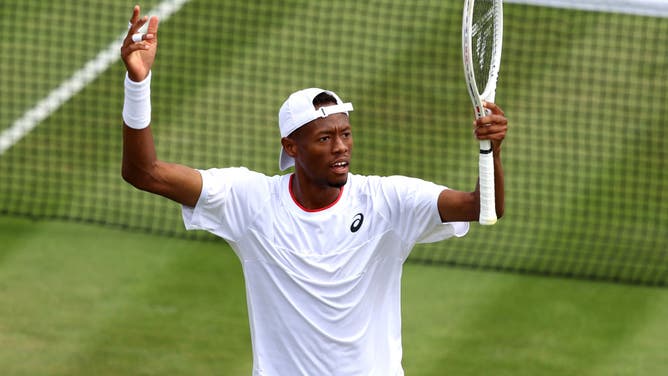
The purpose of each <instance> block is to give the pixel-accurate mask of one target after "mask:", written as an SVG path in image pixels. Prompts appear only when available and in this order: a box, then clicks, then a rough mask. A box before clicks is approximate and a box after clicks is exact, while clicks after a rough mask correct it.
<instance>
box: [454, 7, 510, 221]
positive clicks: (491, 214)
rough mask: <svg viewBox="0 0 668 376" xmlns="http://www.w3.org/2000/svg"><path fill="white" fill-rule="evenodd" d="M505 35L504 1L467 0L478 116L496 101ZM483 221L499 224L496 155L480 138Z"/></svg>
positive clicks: (468, 60) (466, 46) (465, 44)
mask: <svg viewBox="0 0 668 376" xmlns="http://www.w3.org/2000/svg"><path fill="white" fill-rule="evenodd" d="M502 36H503V4H502V0H465V1H464V17H463V22H462V55H463V58H464V74H465V76H466V86H467V87H468V91H469V96H470V97H471V102H472V103H473V109H474V112H475V117H476V119H479V118H481V117H483V116H485V114H486V113H487V112H486V109H485V108H484V107H483V105H482V102H483V101H486V102H494V95H495V93H496V80H497V78H498V75H499V66H500V64H501V42H502ZM478 168H479V175H480V178H479V179H480V224H483V225H493V224H494V223H496V205H495V199H494V158H493V156H492V143H491V141H489V140H482V141H480V158H479V161H478Z"/></svg>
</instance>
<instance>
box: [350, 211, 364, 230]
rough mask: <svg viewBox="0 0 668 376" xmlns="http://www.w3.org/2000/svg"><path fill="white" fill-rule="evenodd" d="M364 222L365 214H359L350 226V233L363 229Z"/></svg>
mask: <svg viewBox="0 0 668 376" xmlns="http://www.w3.org/2000/svg"><path fill="white" fill-rule="evenodd" d="M362 222H364V214H362V213H357V214H355V216H354V217H353V223H352V224H351V225H350V232H357V230H359V229H360V227H362Z"/></svg>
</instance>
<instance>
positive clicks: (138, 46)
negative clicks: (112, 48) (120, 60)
mask: <svg viewBox="0 0 668 376" xmlns="http://www.w3.org/2000/svg"><path fill="white" fill-rule="evenodd" d="M149 48H150V47H149V45H148V44H146V43H132V44H130V45H128V46H125V47H123V50H122V51H121V54H122V55H123V56H127V55H130V54H131V53H133V52H135V51H144V50H148V49H149Z"/></svg>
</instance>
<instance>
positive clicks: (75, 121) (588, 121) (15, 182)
mask: <svg viewBox="0 0 668 376" xmlns="http://www.w3.org/2000/svg"><path fill="white" fill-rule="evenodd" d="M93 3H96V4H95V5H93ZM165 4H166V5H165ZM133 5H134V3H131V2H126V1H116V0H114V1H111V0H109V1H97V2H87V3H86V5H85V6H82V5H81V4H79V3H77V2H71V1H49V2H47V1H42V2H37V1H25V2H2V3H1V4H0V21H1V22H0V30H1V34H2V35H3V38H2V39H1V40H0V61H1V64H0V80H1V82H0V90H1V91H2V95H1V96H0V109H1V112H0V130H1V131H2V132H3V133H2V135H1V136H0V137H1V138H0V142H1V143H0V146H2V148H1V149H0V150H1V152H0V153H1V154H0V198H1V199H0V214H3V215H14V216H28V217H33V218H39V219H42V218H45V219H59V220H72V221H85V222H92V223H98V224H102V225H109V226H115V227H122V228H127V229H132V230H136V231H147V232H152V233H157V234H165V235H171V236H178V237H187V238H193V239H211V236H209V235H207V234H205V233H203V232H186V231H185V230H184V228H183V225H182V222H181V215H180V208H179V206H178V205H177V204H175V203H172V202H169V201H168V200H166V199H163V198H161V197H157V196H153V195H150V194H147V193H143V192H140V191H137V190H135V189H134V188H132V187H131V186H129V185H127V184H126V183H124V182H123V181H122V179H121V176H120V161H121V126H122V120H121V108H122V101H123V77H124V72H125V70H124V67H123V65H122V63H121V62H120V61H119V60H118V59H117V56H116V57H114V56H115V55H117V53H118V51H117V49H115V48H111V47H113V42H114V41H116V40H117V39H118V37H119V35H121V34H122V33H123V32H124V30H125V28H126V25H127V21H128V18H129V16H130V13H131V9H132V6H133ZM141 5H142V7H143V9H144V10H150V9H162V10H161V12H165V13H164V14H169V16H168V17H167V16H165V17H163V21H162V22H161V24H160V32H159V37H160V47H159V52H158V58H157V61H156V64H155V65H154V67H153V84H152V93H153V95H152V98H153V119H152V120H153V127H152V128H153V132H154V135H155V139H156V144H157V150H158V154H159V156H160V158H161V159H163V160H167V161H172V162H179V163H183V164H187V165H190V166H193V167H197V168H208V167H225V166H239V165H244V166H247V167H249V168H251V169H254V170H258V171H260V172H264V173H266V174H269V175H271V174H276V173H279V171H278V152H279V133H278V127H277V112H278V108H279V106H280V105H281V103H282V102H283V100H284V99H285V98H286V97H287V96H288V94H289V93H291V92H293V91H295V90H297V89H301V88H304V87H312V86H317V87H322V88H327V89H330V90H333V91H336V92H337V93H338V94H339V95H340V96H341V97H342V98H343V100H344V101H351V102H353V103H354V105H355V111H354V112H353V113H352V115H351V121H352V124H353V129H354V135H355V151H354V158H353V164H352V170H353V171H354V172H356V173H361V174H377V175H391V174H401V175H409V176H415V177H420V178H423V179H427V180H431V181H434V182H437V183H441V184H444V185H447V186H449V187H452V188H455V189H461V190H471V189H473V187H474V185H475V181H476V178H477V154H478V145H477V144H478V143H477V142H476V140H475V139H474V138H473V137H472V134H471V123H472V120H473V115H472V109H471V105H470V100H469V98H468V94H467V91H466V87H465V83H464V76H463V68H462V58H461V24H462V5H463V2H462V1H459V0H457V1H453V0H448V1H442V0H439V1H420V2H417V3H416V2H408V1H389V0H379V1H371V2H363V1H354V0H351V1H314V0H309V1H301V0H300V1H296V0H292V1H280V2H278V1H273V0H265V1H246V0H244V1H232V0H228V1H213V0H210V1H204V0H193V1H189V2H185V1H182V2H177V1H169V2H163V4H162V8H159V7H158V6H159V5H160V3H159V2H157V1H149V2H145V3H142V4H141ZM165 7H167V8H169V7H171V8H169V9H167V8H165ZM165 9H167V10H165ZM170 12H171V13H170ZM504 13H505V18H504V26H505V27H504V50H503V58H502V64H501V73H500V78H499V82H498V90H497V95H496V101H497V103H499V104H500V105H501V106H502V108H503V109H504V110H505V112H506V115H507V116H508V118H509V119H510V122H511V123H510V124H511V129H510V131H509V134H508V137H507V139H506V141H505V143H504V151H503V158H504V166H505V172H506V200H507V202H506V214H505V217H504V218H502V219H501V220H500V221H499V223H498V224H497V225H495V226H493V227H482V226H479V225H476V224H474V225H472V228H471V231H470V233H469V234H468V235H467V236H466V237H465V238H462V239H457V240H451V241H447V242H442V243H436V244H430V245H420V246H418V247H416V249H415V250H414V252H413V253H412V255H411V258H410V260H412V261H416V262H428V263H435V264H443V265H456V266H465V267H473V268H482V269H491V270H504V271H515V272H525V273H539V274H544V275H558V276H571V277H576V278H592V279H600V280H609V281H622V282H629V283H643V284H650V285H664V286H665V285H666V284H667V283H668V235H667V227H668V204H667V203H666V200H665V198H666V192H668V173H667V172H666V169H667V167H668V166H667V161H668V155H667V154H666V146H667V145H666V141H665V139H666V138H665V137H664V136H663V133H664V132H663V131H664V130H665V123H666V122H665V120H664V118H665V115H664V113H665V108H664V107H665V106H666V104H668V98H667V97H666V96H667V93H668V87H667V85H668V62H667V61H666V59H667V58H668V22H667V21H666V19H665V18H659V17H651V16H638V15H629V14H621V13H606V12H594V11H580V10H573V9H556V8H547V7H536V6H528V5H519V4H506V5H505V6H504ZM110 43H111V45H110ZM110 46H111V47H110ZM109 48H111V49H110V50H109V51H111V52H110V55H111V58H110V60H109V59H107V60H105V59H104V56H102V57H100V54H101V53H102V55H104V51H106V50H107V49H109ZM91 61H94V62H95V64H97V65H95V64H93V65H92V66H90V65H88V64H90V62H91ZM105 61H107V62H106V63H105ZM105 64H106V65H105ZM96 67H97V68H96ZM81 70H83V73H80V72H81ZM77 72H79V73H77ZM77 74H78V75H77ZM64 83H65V84H64ZM77 85H79V87H78V86H77ZM57 90H60V91H57ZM54 92H55V94H54Z"/></svg>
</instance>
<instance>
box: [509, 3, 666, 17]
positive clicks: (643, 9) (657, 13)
mask: <svg viewBox="0 0 668 376" xmlns="http://www.w3.org/2000/svg"><path fill="white" fill-rule="evenodd" d="M505 2H506V3H516V4H529V5H541V6H547V7H554V8H567V9H580V10H589V11H597V12H611V13H628V14H636V15H641V16H653V17H668V1H666V0H505Z"/></svg>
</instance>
